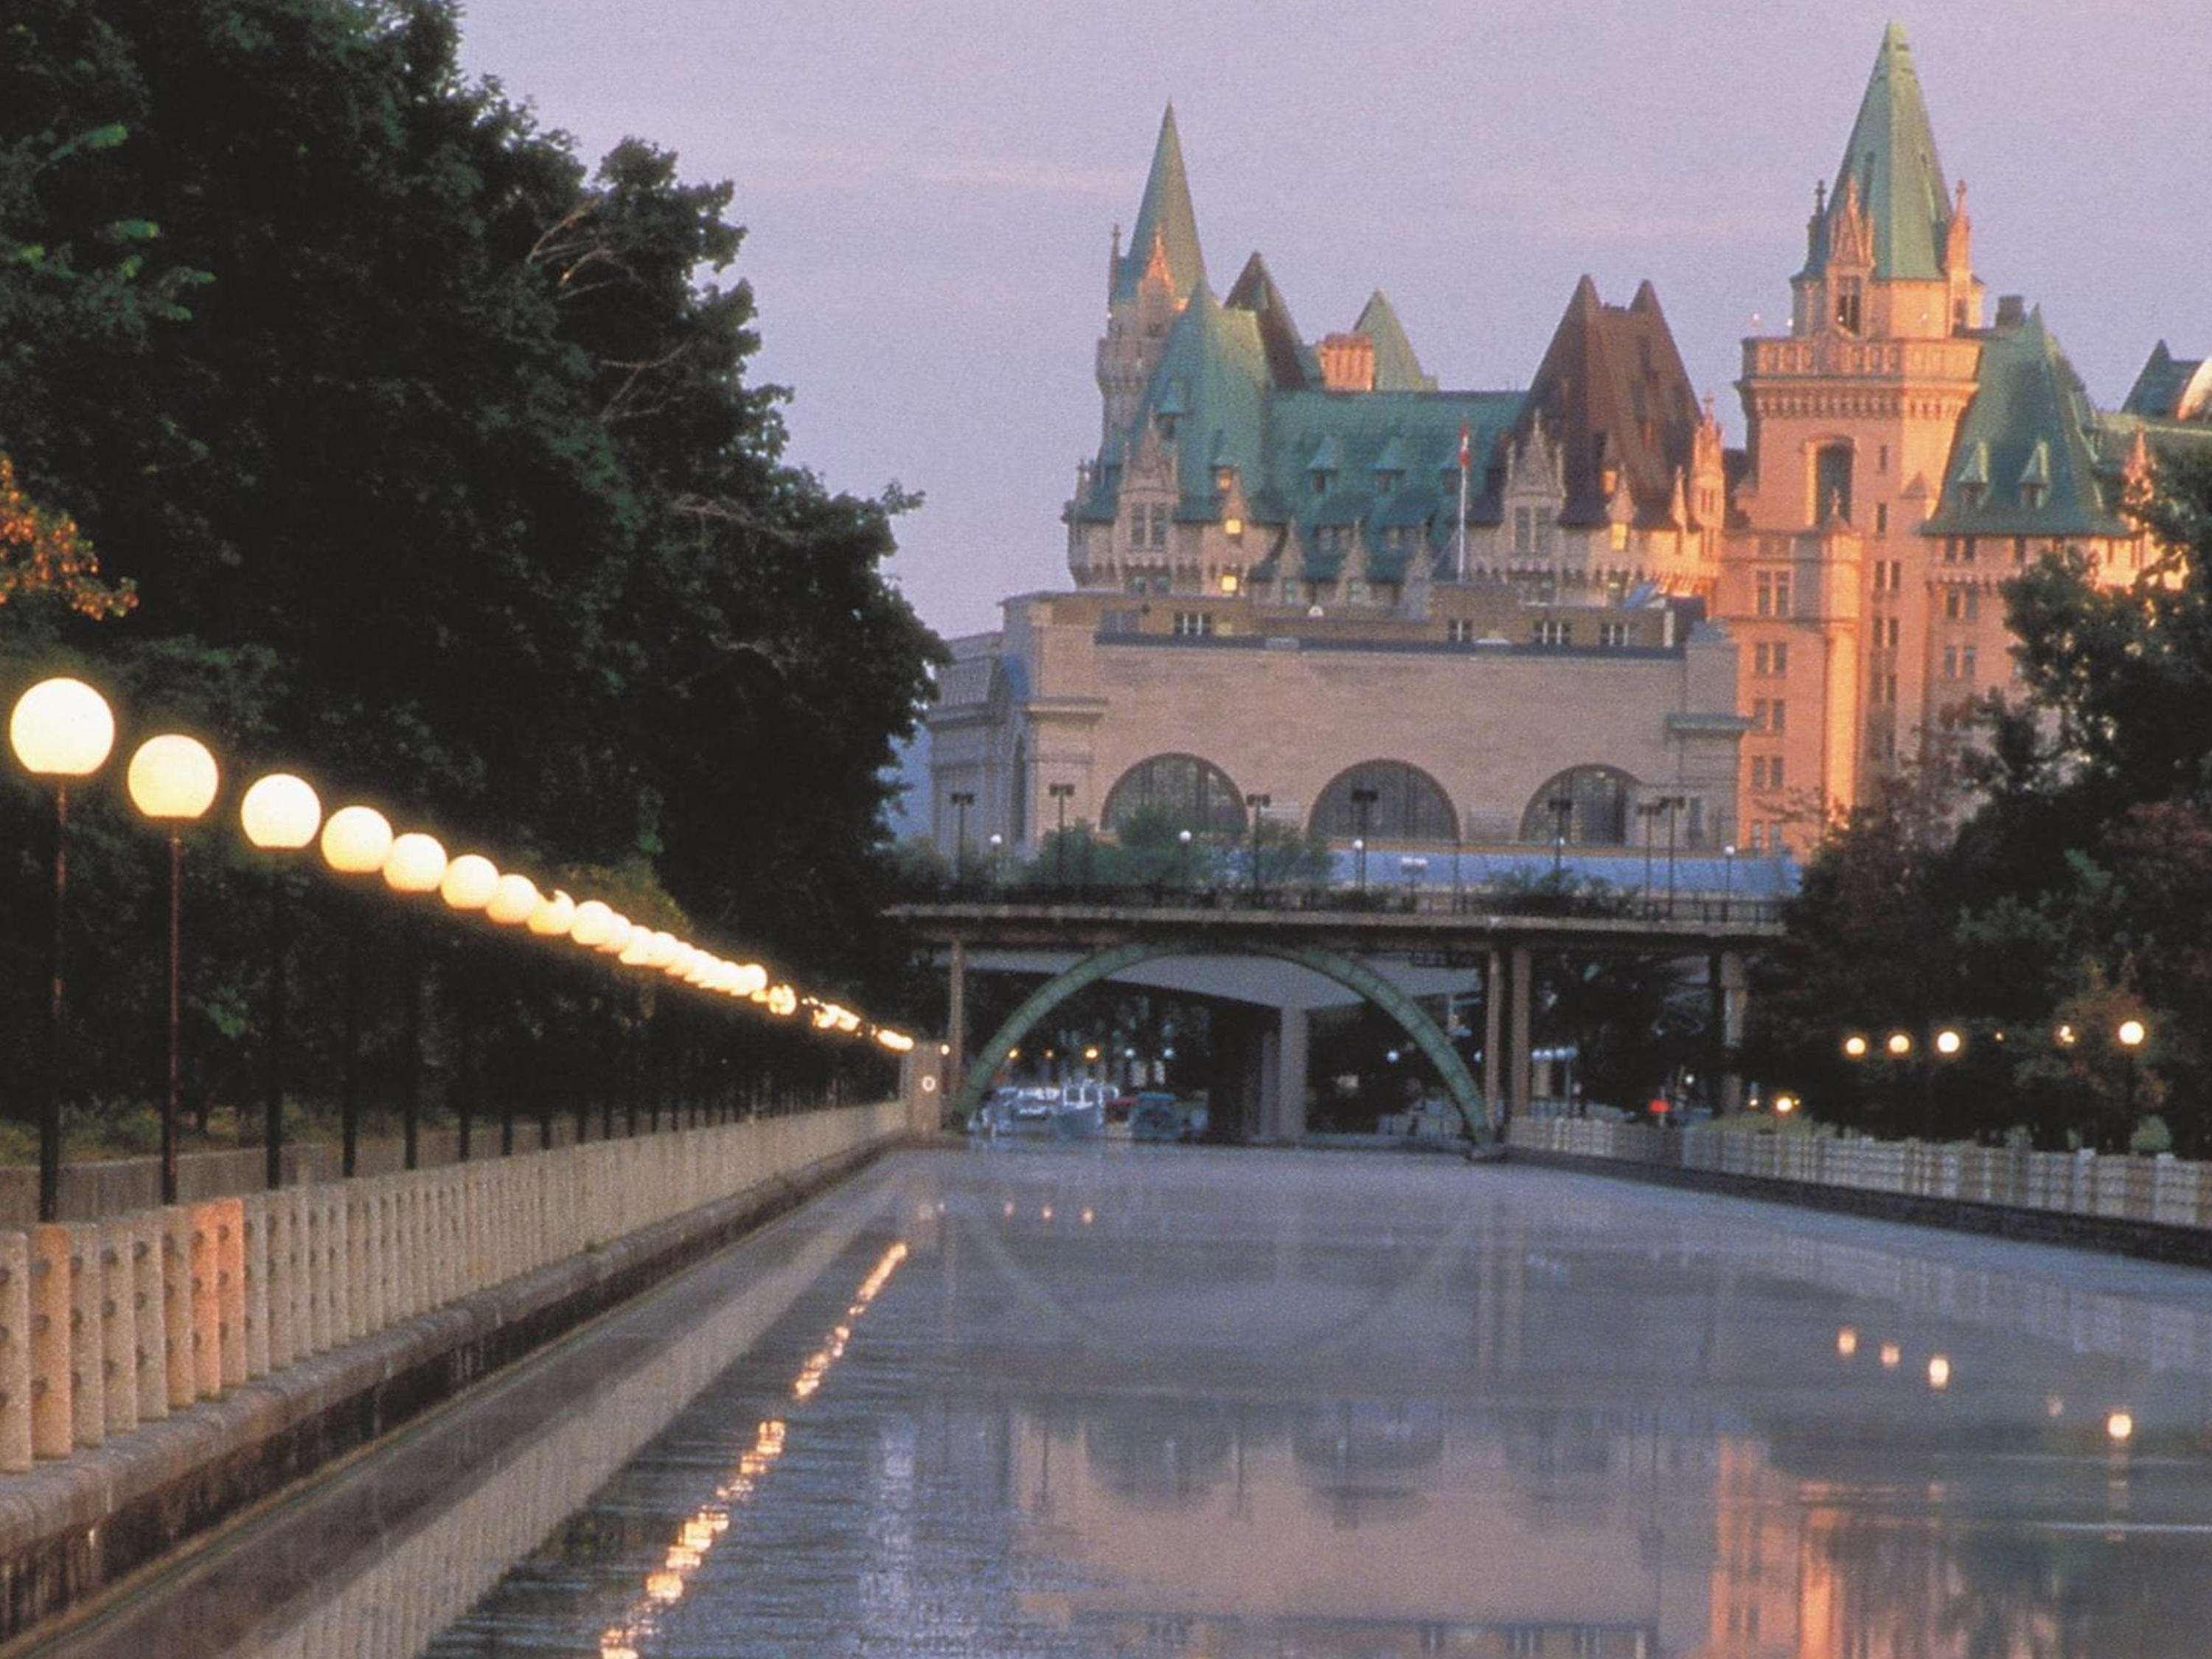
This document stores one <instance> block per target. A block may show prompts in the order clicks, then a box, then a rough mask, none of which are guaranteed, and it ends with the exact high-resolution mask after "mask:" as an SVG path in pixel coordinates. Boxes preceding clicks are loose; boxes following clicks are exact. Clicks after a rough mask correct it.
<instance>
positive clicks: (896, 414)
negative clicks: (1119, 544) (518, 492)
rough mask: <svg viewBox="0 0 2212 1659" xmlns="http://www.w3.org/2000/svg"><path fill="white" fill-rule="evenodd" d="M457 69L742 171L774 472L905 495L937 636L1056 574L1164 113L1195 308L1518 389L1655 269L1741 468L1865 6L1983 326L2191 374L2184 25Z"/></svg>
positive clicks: (2120, 381)
mask: <svg viewBox="0 0 2212 1659" xmlns="http://www.w3.org/2000/svg"><path fill="white" fill-rule="evenodd" d="M465 3H466V10H465V21H464V27H465V59H466V62H467V64H469V66H470V68H471V70H474V71H476V72H478V73H483V74H489V75H493V76H498V77H499V78H500V79H501V81H503V82H505V83H506V84H507V88H508V89H509V90H510V91H511V92H512V93H514V94H518V95H521V96H526V97H527V98H529V99H530V100H532V101H533V102H534V103H535V104H536V106H538V112H539V115H540V118H542V119H543V121H544V123H545V124H546V125H549V126H554V127H559V128H562V129H565V130H567V131H569V132H572V133H574V135H575V136H576V137H577V139H578V140H579V142H580V144H581V146H582V148H583V149H584V150H585V151H586V153H587V154H588V155H591V156H592V157H593V158H596V157H597V156H598V155H599V154H601V153H603V152H604V151H605V149H608V148H609V147H611V145H612V144H613V143H615V141H616V140H617V139H618V138H620V137H623V136H624V135H625V134H636V135H638V136H640V137H647V138H650V139H652V140H653V141H655V142H656V143H659V144H661V145H663V146H665V147H667V148H671V149H675V150H677V151H678V152H679V153H680V155H681V156H682V158H683V167H684V173H685V174H686V176H687V177H691V178H696V179H721V178H729V179H734V180H735V182H736V185H737V197H736V202H735V205H734V208H733V210H732V211H733V215H734V216H735V217H736V218H737V220H738V222H741V223H743V224H744V225H745V226H746V227H748V231H749V234H748V236H747V239H746V243H745V247H744V252H743V254H742V255H741V258H740V261H739V265H738V269H739V270H740V271H741V272H742V274H744V276H747V277H749V278H750V281H751V282H752V283H753V286H754V289H755V290H756V291H757V295H758V299H759V303H760V308H761V313H762V314H761V323H760V326H761V331H762V334H763V341H764V343H763V349H762V351H761V354H760V356H759V357H758V359H757V366H756V367H757V374H759V376H760V377H761V378H764V379H768V380H776V381H780V382H782V383H784V384H786V385H788V386H792V387H793V388H794V389H795V391H796V393H797V397H796V400H795V402H794V403H793V405H792V406H791V408H790V410H788V419H789V422H790V425H791V430H792V435H793V447H792V449H793V459H796V460H798V461H799V462H801V463H802V464H804V465H809V466H811V467H812V468H814V469H815V470H816V471H818V472H819V473H821V474H822V475H823V477H825V478H826V479H827V480H828V481H829V483H832V484H833V485H836V486H837V487H839V488H842V489H854V490H858V491H861V492H866V493H872V492H873V491H875V490H876V489H878V488H880V486H881V485H882V484H883V483H885V482H886V481H887V480H890V479H892V478H896V479H898V480H899V481H900V482H901V483H904V484H906V485H908V487H910V488H915V489H921V490H924V491H925V492H927V495H928V505H927V507H924V508H923V509H922V510H921V512H919V513H915V515H913V516H912V517H910V518H908V519H907V520H903V521H902V525H901V529H900V539H901V543H902V548H901V551H900V553H899V556H898V557H897V560H896V562H895V564H894V566H893V574H894V575H895V577H896V580H898V581H899V582H900V584H901V585H902V586H903V587H904V589H905V591H906V592H907V593H908V595H909V596H910V597H911V598H912V599H913V600H914V601H915V605H916V606H917V607H918V608H919V610H920V611H921V614H922V616H923V617H924V618H925V619H926V620H927V621H928V622H929V623H932V624H933V625H934V626H935V627H937V628H939V629H941V630H943V631H945V632H946V633H948V634H954V633H963V632H969V631H974V630H976V629H985V628H989V627H993V626H995V624H996V622H997V616H998V612H997V602H998V600H999V599H1000V598H1002V597H1003V596H1004V595H1006V594H1007V593H1010V592H1020V591H1023V590H1025V589H1033V588H1037V587H1043V586H1055V585H1058V584H1060V583H1062V582H1064V580H1066V565H1065V562H1064V556H1063V555H1064V547H1065V543H1064V532H1062V530H1061V527H1060V523H1059V513H1060V505H1061V503H1062V502H1063V501H1065V499H1066V496H1067V494H1068V492H1069V489H1070V488H1071V486H1072V483H1073V477H1074V468H1075V463H1076V460H1077V459H1078V458H1079V457H1080V456H1082V455H1085V454H1087V453H1090V451H1091V450H1092V449H1093V448H1094V447H1096V444H1097V422H1098V398H1097V389H1096V386H1095V385H1094V382H1093V380H1092V350H1093V345H1094V343H1095V341H1096V340H1097V336H1098V332H1099V329H1100V325H1101V323H1102V321H1103V305H1104V281H1105V265H1106V255H1107V239H1108V236H1109V231H1110V229H1111V228H1112V226H1113V225H1114V224H1115V222H1116V221H1119V222H1121V224H1123V225H1124V226H1127V224H1128V223H1129V222H1131V221H1132V220H1133V218H1134V217H1135V216H1136V210H1137V202H1138V197H1139V193H1140V191H1141V189H1142V186H1143V183H1144V176H1145V168H1146V163H1147V161H1149V160H1150V157H1151V153H1152V138H1153V134H1154V131H1155V129H1156V127H1157V125H1158V120H1159V115H1160V109H1161V106H1162V105H1163V103H1164V101H1165V100H1168V99H1169V98H1170V97H1171V98H1173V99H1174V100H1175V104H1176V118H1177V121H1178V123H1179V124H1180V125H1181V127H1182V137H1183V147H1184V155H1185V157H1186V160H1187V161H1188V165H1189V169H1190V177H1191V188H1192V194H1193V197H1194V200H1195V202H1196V204H1197V210H1198V222H1199V231H1200V237H1201V238H1202V240H1203V241H1204V244H1205V248H1206V270H1207V275H1208V276H1209V278H1210V279H1211V280H1212V283H1213V284H1214V287H1215V289H1216V291H1217V292H1218V291H1220V290H1221V289H1225V288H1226V287H1227V285H1228V283H1230V282H1231V280H1233V279H1234V277H1235V276H1236V274H1237V269H1238V268H1239V267H1240V266H1241V265H1242V264H1243V261H1244V258H1245V256H1246V255H1247V254H1248V253H1249V252H1251V251H1252V250H1253V249H1254V248H1255V247H1256V248H1258V249H1260V250H1261V252H1264V253H1265V254H1266V256H1267V263H1268V265H1269V267H1270V269H1271V270H1273V273H1274V276H1275V279H1276V282H1277V283H1278V284H1279V286H1280V287H1281V289H1282V290H1283V292H1284V295H1285V298H1286V299H1287V300H1288V301H1289V303H1290V306H1291V312H1292V314H1293V315H1294V316H1295V317H1296V318H1297V321H1298V325H1299V326H1300V328H1301V329H1302V330H1303V331H1304V333H1305V334H1306V335H1307V336H1308V337H1319V336H1320V335H1322V334H1323V333H1325V332H1328V331H1330V330H1333V329H1339V328H1345V327H1348V326H1349V325H1351V323H1352V319H1354V318H1355V317H1356V316H1357V314H1358V310H1359V307H1360V305H1361V303H1362V302H1363V301H1364V300H1365V298H1366V296H1367V294H1368V292H1369V290H1370V289H1373V288H1375V287H1377V286H1380V287H1382V288H1383V289H1385V290H1386V291H1388V292H1389V295H1390V296H1391V299H1392V300H1393V301H1394V302H1395V304H1396V306H1397V307H1398V310H1399V313H1400V315H1401V317H1402V318H1403V319H1404V320H1405V323H1406V325H1407V331H1408V332H1409V333H1410V334H1411V335H1412V337H1413V343H1414V346H1415V348H1416V349H1417V350H1419V353H1420V355H1421V357H1422V361H1423V362H1424V364H1425V366H1426V367H1427V368H1429V369H1430V370H1431V372H1432V373H1435V374H1438V375H1439V376H1440V378H1441V379H1442V380H1443V383H1444V384H1445V385H1446V386H1524V385H1526V384H1527V383H1528V378H1529V376H1530V375H1531V374H1533V373H1534V369H1535V367H1536V363H1537V360H1538V359H1539V357H1540V356H1541V355H1542V352H1543V349H1544V345H1545V343H1546V342H1547V339H1548V338H1549V337H1550V334H1551V331H1552V328H1553V325H1554V324H1555V323H1556V322H1557V321H1558V319H1559V313H1560V312H1561V311H1562V310H1563V309H1564V308H1565V305H1566V301H1567V298H1568V295H1569V293H1570V292H1571V289H1572V288H1573V286H1574V283H1575V281H1576V278H1577V276H1580V275H1581V274H1582V273H1583V272H1585V271H1587V272H1589V274H1590V275H1592V276H1595V278H1596V280H1597V283H1598V287H1599V289H1600V291H1601V293H1602V294H1603V295H1604V296H1605V297H1606V298H1607V299H1608V300H1611V301H1616V302H1621V301H1626V300H1627V299H1628V297H1629V295H1631V294H1632V293H1633V292H1634V289H1635V286H1636V283H1638V280H1639V279H1641V278H1643V277H1645V276H1649V277H1650V278H1651V279H1652V280H1653V281H1654V282H1655V283H1656V284H1657V287H1658V290H1659V297H1660V300H1661V302H1662V305H1663V306H1664V307H1665V308H1666V311H1667V314H1668V319H1669V320H1670V321H1671V323H1672V324H1673V325H1674V333H1675V337H1676V339H1677V341H1678V342H1679V343H1680V346H1681V348H1682V355H1683V357H1684V360H1685V361H1686V363H1687V365H1688V367H1689V371H1690V374H1691V378H1692V380H1694V381H1695V382H1696V383H1697V384H1698V386H1699V389H1700V390H1701V391H1706V392H1712V393H1714V394H1716V395H1717V397H1718V398H1719V400H1720V404H1721V407H1722V410H1723V416H1724V418H1726V419H1727V421H1728V422H1729V429H1730V431H1731V433H1732V434H1735V433H1740V431H1741V420H1740V418H1739V417H1738V416H1737V413H1736V403H1735V393H1734V392H1733V390H1732V389H1731V386H1730V382H1731V381H1732V380H1733V379H1734V378H1735V373H1736V370H1737V367H1738V356H1739V348H1738V345H1737V341H1738V339H1739V338H1740V337H1741V335H1743V334H1744V333H1745V332H1747V331H1748V330H1749V328H1750V325H1751V320H1752V318H1753V314H1754V313H1759V315H1761V316H1762V317H1763V318H1765V319H1766V323H1765V326H1769V327H1771V326H1772V325H1773V321H1774V319H1777V318H1779V317H1786V315H1787V312H1788V302H1789V289H1788V277H1789V275H1790V272H1791V271H1792V270H1795V269H1796V267H1797V264H1798V263H1799V262H1800V260H1801V259H1802V255H1803V252H1804V222H1805V217H1806V215H1807V213H1808V211H1809V210H1810V207H1811V203H1812V191H1813V181H1814V179H1816V178H1821V177H1825V176H1826V175H1827V174H1828V173H1830V171H1831V170H1832V168H1833V167H1834V166H1835V164H1836V161H1837V158H1838V155H1839V154H1840V153H1841V150H1842V148H1843V143H1844V137H1845V135H1846V133H1847V132H1848V131H1849V129H1850V120H1851V117H1852V114H1853V113H1854V112H1855V111H1856V110H1857V105H1858V99H1859V94H1860V93H1861V91H1862V89H1863V87H1864V85H1865V82H1866V76H1867V73H1868V70H1869V68H1870V66H1871V64H1872V63H1873V60H1874V55H1875V48H1876V47H1877V46H1878V45H1879V44H1880V41H1881V29H1882V26H1883V24H1884V23H1885V22H1886V21H1887V20H1888V19H1889V18H1890V17H1892V16H1893V15H1894V16H1895V17H1897V18H1898V20H1899V21H1901V22H1903V23H1904V25H1905V28H1906V30H1907V32H1908V33H1909V34H1910V36H1911V40H1912V45H1913V50H1914V57H1915V59H1916V61H1917V64H1918V66H1919V70H1920V76H1921V82H1922V84H1923V87H1924V88H1925V89H1926V92H1927V95H1928V100H1929V108H1930V110H1931V112H1932V114H1933V116H1934V119H1935V123H1936V140H1937V143H1938V145H1939V147H1940V149H1941V150H1942V160H1943V165H1944V167H1945V169H1946V172H1947V173H1948V176H1949V177H1951V178H1953V179H1957V178H1959V177H1961V176H1963V177H1964V178H1965V179H1966V181H1967V185H1968V190H1969V193H1970V200H1969V209H1970V211H1971V213H1972V217H1973V220H1974V235H1975V242H1974V251H1975V256H1976V261H1975V262H1976V264H1977V267H1978V270H1979V271H1980V273H1981V275H1982V276H1983V278H1984V281H1986V282H1987V283H1988V284H1989V286H1990V293H1991V295H1993V296H1994V295H1996V294H1999V293H2013V292H2020V293H2024V294H2026V295H2028V297H2029V298H2030V300H2031V301H2037V302H2039V303H2041V305H2042V306H2043V307H2044V311H2045V318H2046V319H2047V320H2048V321H2049V322H2050V324H2051V326H2052V328H2053V329H2054V331H2056V332H2057V335H2058V337H2059V338H2060V340H2061V341H2062V342H2063V343H2064V344H2065V346H2066V348H2067V349H2068V351H2069V354H2070V355H2071V356H2072V357H2073V359H2074V362H2075V365H2076V367H2077V368H2079V369H2080V370H2081V374H2082V376H2083V378H2084V379H2085V380H2087V383H2088V386H2089V389H2090V392H2091V394H2092V395H2093V397H2094V398H2096V400H2097V401H2098V402H2099V403H2100V404H2105V405H2107V406H2109V405H2111V404H2117V403H2118V401H2119V399H2120V398H2121V397H2122V396H2123V395H2124V392H2126V389H2127V386H2128V384H2129V382H2130V380H2131V379H2132V378H2133V376H2134V374H2135V371H2136V368H2138V367H2139V366H2140V365H2141V363H2142V359H2143V357H2144V356H2146V355H2148V351H2149V349H2150V347H2151V345H2152V343H2153V342H2154V341H2155V340H2157V339H2159V338H2160V337H2165V338H2166V339H2167V340H2168V341H2170V342H2171V343H2172V347H2173V349H2174V350H2175V351H2176V352H2177V353H2178V354H2179V355H2181V356H2207V355H2212V121H2208V120H2207V119H2206V118H2205V113H2204V103H2203V99H2204V94H2203V87H2204V70H2205V65H2206V64H2208V63H2212V0H1918V4H1917V9H1916V8H1915V7H1912V6H1908V5H1905V4H1902V3H1899V0H1820V3H1817V4H1815V3H1802V0H1547V3H1545V4H1543V5H1530V4H1528V3H1527V0H1446V3H1429V4H1419V3H1412V0H1406V3H1400V0H1364V3H1359V4H1352V5H1346V4H1343V3H1340V0H1339V3H1325V4H1311V3H1295V4H1293V3H1276V4H1265V3H1259V0H1230V3H1186V4H1182V5H1166V4H1158V3H1147V0H1084V3H1063V0H1030V3H1006V0H1000V3H988V0H942V3H928V4H925V3H902V0H860V3H856V4H847V5H842V6H837V5H830V4H827V3H823V0H465Z"/></svg>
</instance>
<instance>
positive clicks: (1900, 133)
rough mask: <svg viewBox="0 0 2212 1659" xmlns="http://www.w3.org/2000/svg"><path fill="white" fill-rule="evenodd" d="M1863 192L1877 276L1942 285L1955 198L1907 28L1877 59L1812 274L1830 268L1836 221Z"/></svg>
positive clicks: (1885, 36)
mask: <svg viewBox="0 0 2212 1659" xmlns="http://www.w3.org/2000/svg"><path fill="white" fill-rule="evenodd" d="M1850 184H1856V185H1857V186H1858V189H1857V197H1858V204H1857V205H1858V207H1859V208H1860V210H1862V211H1863V212H1864V213H1865V214H1866V216H1868V218H1869V220H1870V221H1871V222H1872V223H1873V227H1874V275H1875V277H1876V278H1878V279H1880V278H1902V279H1904V280H1905V281H1909V282H1941V281H1942V279H1943V276H1944V274H1945V273H1944V254H1945V246H1946V242H1947V240H1948V233H1949V229H1950V222H1951V192H1950V191H1949V190H1948V188H1947V187H1946V186H1945V185H1944V183H1943V164H1942V161H1941V159H1939V158H1938V156H1937V155H1936V133H1935V130H1934V128H1933V127H1931V126H1930V125H1929V120H1928V105H1927V102H1926V100H1924V99H1923V98H1922V96H1921V94H1920V76H1919V75H1918V73H1917V71H1916V70H1914V69H1913V67H1912V48H1911V46H1908V45H1907V44H1906V43H1905V30H1904V28H1903V27H1902V26H1901V25H1899V24H1896V23H1892V24H1891V25H1890V26H1889V27H1888V28H1887V30H1885V31H1884V32H1883V33H1882V38H1881V51H1880V52H1877V53H1876V54H1875V60H1874V73H1873V75H1872V76H1869V79H1868V81H1867V89H1866V96H1865V97H1864V98H1863V99H1861V100H1860V101H1859V114H1858V119H1857V121H1855V122H1853V123H1852V124H1851V136H1850V142H1849V143H1845V144H1844V159H1843V160H1842V161H1841V162H1839V163H1838V166H1837V167H1836V187H1835V189H1834V190H1832V191H1830V192H1829V196H1828V202H1827V206H1826V221H1825V223H1824V225H1823V226H1822V227H1821V228H1820V229H1824V230H1825V231H1826V233H1827V234H1820V230H1816V232H1815V234H1814V239H1813V240H1814V246H1813V250H1812V252H1813V258H1811V260H1810V261H1808V265H1807V274H1808V275H1812V274H1816V273H1817V272H1818V271H1819V270H1820V269H1821V268H1822V267H1823V266H1824V265H1825V264H1826V254H1827V251H1828V247H1829V246H1830V245H1831V244H1832V241H1833V240H1834V229H1835V217H1836V216H1837V214H1838V213H1839V212H1841V211H1842V210H1843V207H1844V200H1845V198H1846V197H1847V196H1848V195H1850V191H1848V190H1847V189H1846V185H1850Z"/></svg>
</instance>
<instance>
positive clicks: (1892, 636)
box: [1874, 617, 1904, 651]
mask: <svg viewBox="0 0 2212 1659" xmlns="http://www.w3.org/2000/svg"><path fill="white" fill-rule="evenodd" d="M1903 626H1904V625H1903V623H1900V622H1899V620H1898V618H1896V617H1875V619H1874V642H1875V644H1876V645H1880V646H1887V647H1888V648H1889V649H1890V650H1892V651H1894V650H1896V649H1897V642H1898V640H1899V638H1900V637H1901V636H1902V629H1903Z"/></svg>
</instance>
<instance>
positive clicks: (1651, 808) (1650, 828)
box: [1636, 797, 1667, 910]
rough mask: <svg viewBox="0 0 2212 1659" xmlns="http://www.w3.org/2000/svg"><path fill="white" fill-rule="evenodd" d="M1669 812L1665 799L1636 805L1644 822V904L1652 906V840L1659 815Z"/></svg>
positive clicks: (1637, 813)
mask: <svg viewBox="0 0 2212 1659" xmlns="http://www.w3.org/2000/svg"><path fill="white" fill-rule="evenodd" d="M1666 810H1667V803H1666V800H1665V799H1664V798H1663V797H1662V798H1660V799H1653V800H1640V801H1638V802H1637V803H1636V816H1637V817H1640V818H1642V819H1643V820H1644V908H1645V909H1647V910H1648V909H1650V906H1651V838H1652V836H1654V835H1655V834H1656V832H1657V830H1658V828H1659V815H1660V814H1661V813H1662V812H1663V811H1666Z"/></svg>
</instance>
